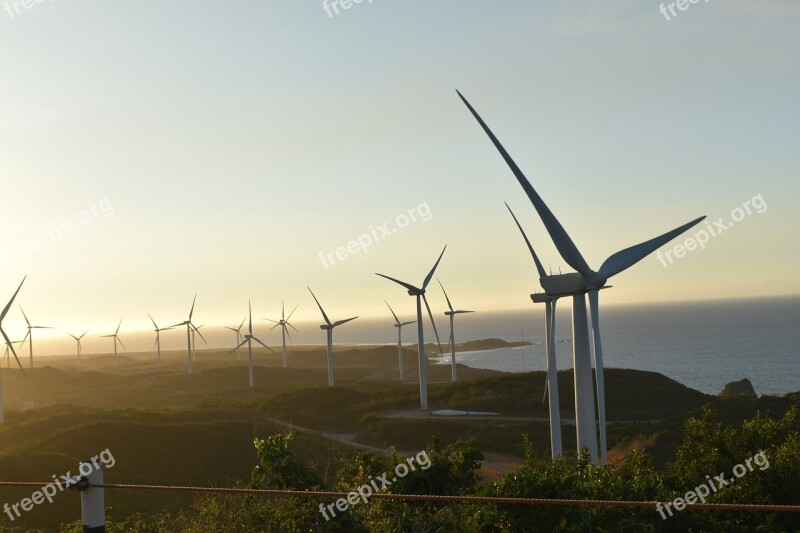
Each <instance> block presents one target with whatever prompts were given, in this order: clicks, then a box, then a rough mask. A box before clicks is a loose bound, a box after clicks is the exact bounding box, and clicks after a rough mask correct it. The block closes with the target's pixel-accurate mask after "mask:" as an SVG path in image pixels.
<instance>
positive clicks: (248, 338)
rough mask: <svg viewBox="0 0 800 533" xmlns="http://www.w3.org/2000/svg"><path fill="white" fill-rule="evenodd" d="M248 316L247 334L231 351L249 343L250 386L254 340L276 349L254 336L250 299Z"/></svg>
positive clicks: (273, 351)
mask: <svg viewBox="0 0 800 533" xmlns="http://www.w3.org/2000/svg"><path fill="white" fill-rule="evenodd" d="M247 316H248V317H249V318H248V323H247V334H246V335H245V336H244V340H242V342H241V343H240V344H239V345H238V346H237V347H236V348H235V349H234V350H232V351H231V353H233V352H234V351H236V350H238V349H239V348H240V347H242V346H243V345H245V344H247V361H248V363H247V364H248V366H249V368H250V387H253V341H256V342H257V343H258V344H260V345H261V346H263V347H264V348H266V349H267V350H269V351H270V352H272V353H275V350H273V349H272V348H270V347H269V346H267V345H266V344H264V343H263V342H261V341H260V340H259V339H258V338H256V337H255V336H253V308H252V306H251V305H250V301H248V302H247ZM275 355H278V354H275Z"/></svg>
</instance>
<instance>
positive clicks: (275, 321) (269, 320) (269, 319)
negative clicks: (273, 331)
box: [231, 318, 280, 331]
mask: <svg viewBox="0 0 800 533" xmlns="http://www.w3.org/2000/svg"><path fill="white" fill-rule="evenodd" d="M262 320H266V321H267V322H274V323H276V324H279V323H280V320H272V319H271V318H262ZM231 329H232V328H231ZM234 331H236V330H234Z"/></svg>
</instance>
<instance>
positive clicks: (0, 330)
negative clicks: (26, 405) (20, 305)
mask: <svg viewBox="0 0 800 533" xmlns="http://www.w3.org/2000/svg"><path fill="white" fill-rule="evenodd" d="M27 277H28V276H25V277H24V278H22V281H21V282H20V284H19V287H17V290H16V291H15V292H14V295H13V296H12V297H11V300H9V301H8V303H7V304H6V306H5V307H4V308H3V311H2V312H0V334H2V336H3V339H4V340H5V341H6V346H8V347H9V348H11V353H12V354H14V359H16V360H17V364H18V365H19V369H20V370H21V371H22V375H23V376H24V375H25V369H23V368H22V363H20V362H19V357H17V352H16V351H15V350H14V346H13V344H12V342H11V339H9V338H8V335H7V334H6V332H5V330H4V329H3V319H4V318H5V317H6V315H7V314H8V310H9V309H11V306H12V305H13V304H14V299H15V298H16V297H17V294H19V290H20V289H21V288H22V284H23V283H25V280H26V279H27ZM0 368H2V367H0ZM2 423H3V376H2V372H0V424H2Z"/></svg>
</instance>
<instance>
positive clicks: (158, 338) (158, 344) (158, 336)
mask: <svg viewBox="0 0 800 533" xmlns="http://www.w3.org/2000/svg"><path fill="white" fill-rule="evenodd" d="M147 316H148V317H150V322H152V323H153V327H154V328H156V329H155V332H156V342H155V344H154V345H153V348H157V349H158V366H161V332H162V331H169V330H171V329H173V327H172V326H170V327H168V328H159V327H158V324H156V321H155V320H153V317H152V316H150V313H147Z"/></svg>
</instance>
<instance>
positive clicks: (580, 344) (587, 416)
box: [458, 92, 706, 464]
mask: <svg viewBox="0 0 800 533" xmlns="http://www.w3.org/2000/svg"><path fill="white" fill-rule="evenodd" d="M458 96H459V97H460V98H461V100H462V101H463V102H464V104H465V105H466V106H467V108H468V109H469V110H470V112H471V113H472V115H473V116H474V117H475V119H476V120H477V121H478V123H479V124H480V125H481V127H482V128H483V130H484V132H485V133H486V134H487V135H488V136H489V139H490V140H491V141H492V143H493V144H494V146H495V148H497V150H498V151H499V152H500V155H501V156H502V157H503V159H504V160H505V162H506V164H507V165H508V166H509V168H510V169H511V171H512V172H513V174H514V176H515V177H516V178H517V181H518V182H519V184H520V185H521V186H522V189H523V190H524V191H525V193H526V194H527V195H528V198H529V199H530V201H531V203H532V204H533V207H534V208H535V209H536V212H537V213H538V214H539V218H540V219H541V220H542V222H543V223H544V226H545V228H546V229H547V233H548V234H549V235H550V238H551V239H552V240H553V243H554V244H555V246H556V249H557V250H558V253H559V255H561V257H562V259H564V261H565V262H566V263H567V264H568V265H569V266H571V267H572V268H574V269H575V270H576V271H577V273H570V274H561V275H558V276H547V277H546V278H540V282H541V284H542V288H543V289H545V293H547V295H548V296H551V297H552V296H554V295H555V296H567V295H568V296H572V322H573V342H572V350H573V361H574V365H575V427H576V433H577V440H578V449H579V451H580V450H581V449H582V448H583V447H584V446H586V447H588V449H589V452H590V454H591V455H592V458H593V460H595V461H597V459H598V455H597V433H596V429H595V416H594V407H595V402H594V398H593V396H594V395H593V393H592V388H593V387H592V369H591V356H590V353H589V352H590V348H589V333H588V328H589V324H588V320H587V316H586V295H587V294H588V297H589V308H590V311H591V318H592V323H591V331H592V340H593V342H592V352H593V354H594V366H595V379H596V385H597V415H598V417H599V422H600V424H599V425H600V456H599V459H600V461H601V462H602V463H603V464H606V463H607V459H608V458H607V449H606V408H605V385H604V382H603V348H602V342H601V338H600V316H599V312H600V311H599V303H598V299H599V297H598V292H599V291H600V289H603V288H605V287H606V285H605V283H606V281H607V280H608V279H609V278H611V277H612V276H614V275H616V274H619V273H620V272H623V271H624V270H627V269H628V268H630V267H632V266H633V265H635V264H636V263H638V262H639V261H641V260H642V259H644V258H645V257H647V256H648V255H650V254H651V253H652V252H654V251H655V250H657V249H658V248H659V247H661V246H663V245H664V244H666V243H667V242H669V241H671V240H672V239H674V238H675V237H677V236H678V235H680V234H682V233H684V232H685V231H687V230H688V229H690V228H691V227H693V226H694V225H696V224H698V223H699V222H701V221H702V220H703V219H704V218H706V217H705V216H702V217H698V218H696V219H695V220H692V221H691V222H688V223H686V224H684V225H682V226H679V227H677V228H675V229H674V230H672V231H668V232H666V233H664V234H662V235H659V236H658V237H655V238H653V239H650V240H648V241H644V242H642V243H639V244H636V245H634V246H631V247H628V248H625V249H624V250H621V251H619V252H616V253H614V254H612V255H611V256H609V257H608V259H606V260H605V261H604V262H603V264H602V265H601V266H600V269H599V270H597V271H594V270H592V269H591V268H590V267H589V265H588V263H587V262H586V260H585V259H584V258H583V256H582V255H581V253H580V251H578V247H577V246H575V243H574V242H573V241H572V239H571V238H570V237H569V235H568V234H567V231H566V230H565V229H564V227H563V226H562V225H561V223H560V222H559V221H558V219H556V217H555V215H553V213H552V211H550V208H548V207H547V205H546V204H545V203H544V200H542V198H541V197H540V196H539V194H538V193H537V192H536V190H535V189H534V188H533V186H532V185H531V183H530V182H529V181H528V179H527V178H526V177H525V175H524V174H523V173H522V170H520V168H519V167H518V166H517V164H516V163H515V162H514V160H513V159H511V156H510V155H509V154H508V152H506V150H505V148H503V146H502V144H500V141H499V140H498V139H497V137H495V135H494V134H493V133H492V131H491V130H490V129H489V126H487V125H486V123H485V122H484V121H483V119H481V117H480V116H479V115H478V113H477V112H476V111H475V109H473V107H472V106H471V105H470V103H469V102H467V100H466V99H465V98H464V96H463V95H462V94H461V93H460V92H459V93H458Z"/></svg>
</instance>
